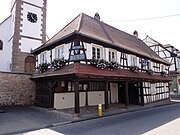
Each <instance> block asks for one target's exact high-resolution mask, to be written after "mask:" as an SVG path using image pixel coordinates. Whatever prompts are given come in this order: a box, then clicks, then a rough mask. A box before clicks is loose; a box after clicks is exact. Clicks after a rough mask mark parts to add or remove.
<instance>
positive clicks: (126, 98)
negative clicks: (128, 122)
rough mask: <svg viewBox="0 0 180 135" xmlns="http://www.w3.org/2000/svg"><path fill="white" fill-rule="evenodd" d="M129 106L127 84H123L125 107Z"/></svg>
mask: <svg viewBox="0 0 180 135" xmlns="http://www.w3.org/2000/svg"><path fill="white" fill-rule="evenodd" d="M128 105H129V92H128V82H127V81H126V82H125V106H126V107H127V106H128Z"/></svg>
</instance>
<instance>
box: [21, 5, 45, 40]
mask: <svg viewBox="0 0 180 135" xmlns="http://www.w3.org/2000/svg"><path fill="white" fill-rule="evenodd" d="M22 8H23V16H22V19H23V20H22V22H21V24H22V28H21V29H22V32H21V33H20V34H21V35H23V36H30V37H34V38H39V39H41V38H42V37H41V29H42V26H41V24H42V16H41V15H42V10H41V9H40V8H37V7H34V6H31V5H29V4H26V3H24V4H23V5H22ZM28 12H32V13H35V14H37V17H38V20H37V22H36V23H31V22H29V21H28V20H27V14H28Z"/></svg>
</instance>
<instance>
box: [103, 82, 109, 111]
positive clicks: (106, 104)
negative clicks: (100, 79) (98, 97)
mask: <svg viewBox="0 0 180 135" xmlns="http://www.w3.org/2000/svg"><path fill="white" fill-rule="evenodd" d="M105 83H106V84H105V91H104V101H105V110H108V109H109V103H108V83H109V82H108V81H106V82H105Z"/></svg>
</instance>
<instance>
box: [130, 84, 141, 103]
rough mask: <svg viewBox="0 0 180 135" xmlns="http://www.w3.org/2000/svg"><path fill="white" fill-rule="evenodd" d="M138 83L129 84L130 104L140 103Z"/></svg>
mask: <svg viewBox="0 0 180 135" xmlns="http://www.w3.org/2000/svg"><path fill="white" fill-rule="evenodd" d="M137 86H138V84H137V83H129V84H128V94H129V104H135V105H138V104H139V91H138V87H137Z"/></svg>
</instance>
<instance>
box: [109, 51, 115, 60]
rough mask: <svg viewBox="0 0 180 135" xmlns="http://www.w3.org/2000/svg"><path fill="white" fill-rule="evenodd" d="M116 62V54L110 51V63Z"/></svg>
mask: <svg viewBox="0 0 180 135" xmlns="http://www.w3.org/2000/svg"><path fill="white" fill-rule="evenodd" d="M115 60H116V53H115V51H114V50H110V51H109V62H110V61H115Z"/></svg>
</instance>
